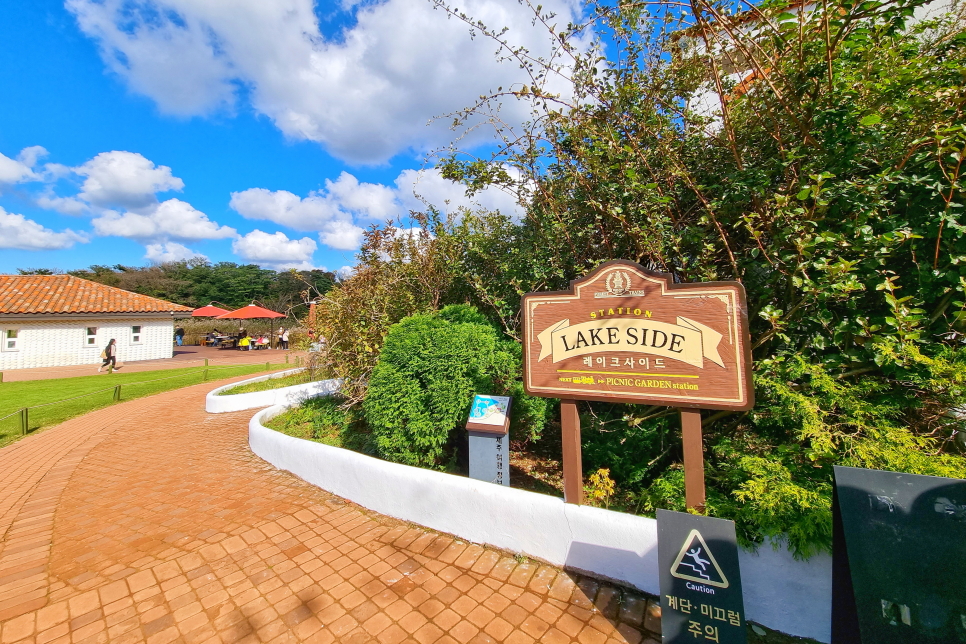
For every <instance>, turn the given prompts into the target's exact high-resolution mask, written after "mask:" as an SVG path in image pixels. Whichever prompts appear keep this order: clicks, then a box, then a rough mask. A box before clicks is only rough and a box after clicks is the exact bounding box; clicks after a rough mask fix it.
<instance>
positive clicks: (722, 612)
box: [657, 510, 748, 644]
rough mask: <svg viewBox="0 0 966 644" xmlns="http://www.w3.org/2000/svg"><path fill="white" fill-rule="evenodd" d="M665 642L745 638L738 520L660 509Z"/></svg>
mask: <svg viewBox="0 0 966 644" xmlns="http://www.w3.org/2000/svg"><path fill="white" fill-rule="evenodd" d="M657 551H658V565H659V566H660V587H661V630H662V632H663V635H664V639H663V642H664V644H679V643H682V642H690V643H692V644H693V643H694V642H717V643H719V644H747V641H748V640H747V635H746V633H745V617H744V613H745V609H744V601H743V599H742V596H741V574H740V571H739V567H738V543H737V541H736V539H735V524H734V522H732V521H725V520H724V519H712V518H710V517H702V516H696V515H693V514H685V513H683V512H669V511H667V510H658V511H657Z"/></svg>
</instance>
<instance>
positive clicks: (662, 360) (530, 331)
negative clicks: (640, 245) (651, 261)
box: [523, 260, 754, 410]
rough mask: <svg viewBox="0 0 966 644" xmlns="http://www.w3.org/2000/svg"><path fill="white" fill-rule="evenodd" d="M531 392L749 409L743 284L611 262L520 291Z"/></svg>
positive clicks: (527, 384) (526, 382) (526, 373)
mask: <svg viewBox="0 0 966 644" xmlns="http://www.w3.org/2000/svg"><path fill="white" fill-rule="evenodd" d="M523 324H524V332H523V347H524V352H523V356H524V358H523V365H524V386H525V388H526V391H527V393H528V394H530V395H531V396H546V397H552V398H562V399H576V400H605V401H613V402H629V403H646V404H651V405H668V406H673V407H687V408H703V409H729V410H747V409H751V408H752V407H753V406H754V387H753V386H752V379H751V345H750V340H749V336H748V316H747V306H746V304H745V291H744V288H743V287H742V285H741V284H740V283H738V282H704V283H696V284H674V283H673V282H672V280H671V276H670V275H665V274H662V273H653V272H651V271H648V270H647V269H645V268H643V267H642V266H640V265H638V264H635V263H633V262H628V261H620V260H618V261H611V262H607V263H605V264H603V265H601V266H600V267H599V268H598V269H597V270H595V271H594V272H593V273H591V274H590V275H588V276H586V277H584V278H582V279H578V280H574V281H573V282H571V288H570V290H569V291H556V292H548V293H529V294H527V295H525V296H524V298H523Z"/></svg>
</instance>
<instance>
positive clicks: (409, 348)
mask: <svg viewBox="0 0 966 644" xmlns="http://www.w3.org/2000/svg"><path fill="white" fill-rule="evenodd" d="M514 345H515V343H513V342H511V341H508V340H505V339H504V338H503V337H502V336H501V334H500V333H499V332H498V331H497V330H496V329H495V328H494V327H492V326H491V325H490V324H489V323H488V322H486V319H485V318H484V317H483V316H482V315H480V314H479V313H478V312H477V311H476V310H475V309H473V308H472V307H470V306H466V305H457V306H449V307H446V308H444V309H443V310H442V311H440V312H439V313H430V314H417V315H412V316H410V317H407V318H405V319H404V320H402V321H401V322H399V323H398V324H395V325H393V326H392V327H391V328H390V329H389V334H388V335H387V336H386V341H385V344H384V345H383V347H382V352H381V354H380V356H379V362H378V364H377V365H376V367H375V369H374V370H373V372H372V379H371V380H370V382H369V388H368V392H367V394H366V398H365V401H364V402H363V405H362V406H363V410H364V413H365V418H366V421H367V422H368V424H369V427H370V430H371V432H372V445H373V448H374V449H375V451H376V453H377V454H378V455H380V456H381V457H383V458H385V459H387V460H391V461H395V462H398V463H405V464H407V465H416V466H420V467H433V468H442V467H444V466H445V465H446V464H447V463H448V462H449V461H450V460H451V459H452V457H453V454H452V452H451V451H450V450H447V445H449V444H450V443H451V439H452V438H453V433H454V431H455V430H457V429H459V428H460V427H461V426H462V425H463V424H464V423H465V422H466V419H467V416H468V414H469V407H470V403H471V402H472V399H473V396H474V394H477V393H482V394H496V395H504V394H507V393H511V392H512V394H521V393H522V391H521V389H520V388H519V387H517V385H518V384H519V374H520V368H521V367H520V352H519V347H516V348H515V346H514ZM512 394H511V395H512ZM526 398H527V397H525V396H521V398H519V399H517V400H515V401H514V403H515V405H517V406H516V408H515V409H514V412H515V413H514V415H515V416H517V417H518V420H517V423H516V431H517V432H518V433H520V432H525V433H526V434H527V435H530V436H538V435H539V433H540V430H541V429H542V428H543V422H544V418H545V416H546V402H545V401H543V400H542V399H529V400H527V399H526Z"/></svg>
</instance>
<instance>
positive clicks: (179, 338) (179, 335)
mask: <svg viewBox="0 0 966 644" xmlns="http://www.w3.org/2000/svg"><path fill="white" fill-rule="evenodd" d="M174 341H175V342H177V343H178V346H179V347H183V346H184V328H183V327H181V326H177V327H175V329H174Z"/></svg>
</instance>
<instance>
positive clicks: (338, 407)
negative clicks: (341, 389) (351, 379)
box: [265, 396, 367, 452]
mask: <svg viewBox="0 0 966 644" xmlns="http://www.w3.org/2000/svg"><path fill="white" fill-rule="evenodd" d="M344 402H345V401H344V400H343V399H342V398H341V397H339V396H325V397H321V398H310V399H308V400H306V401H305V402H304V403H302V404H301V405H299V406H298V407H295V408H293V409H290V410H288V411H286V412H284V413H281V414H279V415H278V416H276V417H275V418H273V419H272V420H270V421H268V422H267V423H266V424H265V426H266V427H268V428H269V429H274V430H275V431H277V432H281V433H282V434H286V435H288V436H294V437H295V438H304V439H305V440H310V441H315V442H316V443H322V444H323V445H331V446H333V447H344V448H346V449H351V450H355V451H357V452H365V451H366V449H365V448H366V438H367V437H366V435H365V433H363V432H361V431H360V430H361V429H362V425H361V423H360V421H359V419H357V418H355V417H354V414H353V413H352V412H351V411H346V410H345V409H342V404H343V403H344Z"/></svg>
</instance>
